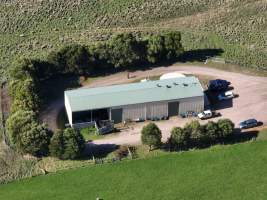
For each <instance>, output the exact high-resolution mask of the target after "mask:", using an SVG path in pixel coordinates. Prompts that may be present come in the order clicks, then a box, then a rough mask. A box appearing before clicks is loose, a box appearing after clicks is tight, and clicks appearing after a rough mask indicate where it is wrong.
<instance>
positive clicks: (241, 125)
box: [239, 119, 258, 129]
mask: <svg viewBox="0 0 267 200" xmlns="http://www.w3.org/2000/svg"><path fill="white" fill-rule="evenodd" d="M255 126H258V121H257V120H256V119H248V120H246V121H243V122H240V123H239V128H240V129H245V128H252V127H255Z"/></svg>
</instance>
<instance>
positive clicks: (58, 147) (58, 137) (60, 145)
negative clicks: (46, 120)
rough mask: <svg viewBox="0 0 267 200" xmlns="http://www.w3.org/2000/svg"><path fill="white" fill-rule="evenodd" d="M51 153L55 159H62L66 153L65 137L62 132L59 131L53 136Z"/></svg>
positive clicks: (50, 146) (50, 147)
mask: <svg viewBox="0 0 267 200" xmlns="http://www.w3.org/2000/svg"><path fill="white" fill-rule="evenodd" d="M49 152H50V155H51V156H53V157H57V158H61V157H62V155H63V153H64V136H63V131H62V130H58V131H56V132H55V133H54V134H53V136H52V138H51V141H50V145H49Z"/></svg>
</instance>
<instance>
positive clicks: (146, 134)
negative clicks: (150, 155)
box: [141, 123, 162, 151]
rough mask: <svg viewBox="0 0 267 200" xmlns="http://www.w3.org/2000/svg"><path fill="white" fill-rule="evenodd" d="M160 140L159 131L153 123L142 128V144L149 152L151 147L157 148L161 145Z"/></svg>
mask: <svg viewBox="0 0 267 200" xmlns="http://www.w3.org/2000/svg"><path fill="white" fill-rule="evenodd" d="M161 138H162V134H161V131H160V129H159V128H158V126H157V125H156V124H154V123H149V124H148V125H146V126H144V127H143V129H142V131H141V140H142V143H143V144H145V145H148V146H149V151H151V147H152V146H154V147H157V146H159V145H160V144H161Z"/></svg>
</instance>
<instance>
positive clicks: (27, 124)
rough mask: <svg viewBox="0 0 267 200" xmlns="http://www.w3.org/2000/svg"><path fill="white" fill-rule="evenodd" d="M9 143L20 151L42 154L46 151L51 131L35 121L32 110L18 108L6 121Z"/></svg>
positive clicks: (36, 154)
mask: <svg viewBox="0 0 267 200" xmlns="http://www.w3.org/2000/svg"><path fill="white" fill-rule="evenodd" d="M6 128H7V132H8V134H9V140H10V142H11V145H12V146H14V147H15V148H16V149H17V150H18V151H20V152H22V153H29V154H32V155H34V156H44V155H47V153H48V145H49V142H50V138H51V132H50V131H49V130H48V129H47V127H46V126H45V125H40V124H38V123H37V122H36V118H35V114H34V113H33V112H32V111H23V110H19V111H17V112H15V113H14V114H12V115H11V116H10V117H9V118H8V119H7V122H6Z"/></svg>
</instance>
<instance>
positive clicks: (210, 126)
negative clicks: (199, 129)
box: [205, 121, 219, 142]
mask: <svg viewBox="0 0 267 200" xmlns="http://www.w3.org/2000/svg"><path fill="white" fill-rule="evenodd" d="M205 133H206V134H207V136H208V138H209V141H210V142H214V141H215V140H216V139H217V138H219V128H218V125H217V123H216V122H213V121H209V122H208V123H207V124H206V125H205Z"/></svg>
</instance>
